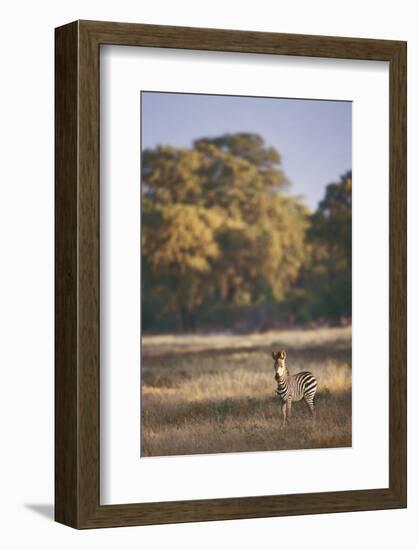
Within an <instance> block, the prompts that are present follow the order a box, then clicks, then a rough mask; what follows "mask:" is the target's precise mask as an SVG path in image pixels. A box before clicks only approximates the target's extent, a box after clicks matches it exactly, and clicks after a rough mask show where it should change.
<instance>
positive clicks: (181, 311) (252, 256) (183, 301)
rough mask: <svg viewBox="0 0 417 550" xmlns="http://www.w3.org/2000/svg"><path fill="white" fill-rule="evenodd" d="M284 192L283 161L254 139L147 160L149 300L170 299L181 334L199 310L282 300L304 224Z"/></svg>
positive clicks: (237, 138) (300, 249)
mask: <svg viewBox="0 0 417 550" xmlns="http://www.w3.org/2000/svg"><path fill="white" fill-rule="evenodd" d="M286 186H288V182H287V180H286V178H285V175H284V174H283V172H282V169H281V158H280V155H279V153H278V152H277V151H276V150H275V149H274V148H272V147H266V146H265V144H264V141H263V139H262V137H261V136H258V135H255V134H247V133H241V134H233V135H229V134H227V135H224V136H220V137H217V138H213V139H212V138H201V139H199V140H196V141H195V143H194V144H193V147H192V148H189V149H188V148H174V147H157V148H155V149H153V150H149V149H148V150H146V151H144V153H143V156H142V254H143V258H144V261H145V262H146V265H147V266H148V272H147V276H150V277H151V278H152V279H153V284H151V288H152V289H153V293H154V294H155V295H159V296H160V295H161V292H164V293H165V295H166V296H167V304H169V307H170V308H172V309H175V310H176V311H177V314H178V318H179V320H180V323H181V326H182V328H183V329H186V330H189V329H193V328H194V326H195V315H194V313H195V310H196V308H198V307H199V306H200V305H201V304H202V303H203V302H214V301H221V302H223V303H229V304H236V303H240V302H246V303H248V302H249V303H257V302H262V301H265V300H267V299H271V298H273V299H276V300H282V299H283V298H284V296H285V294H286V292H287V291H288V289H289V288H290V287H291V285H292V284H293V282H294V280H295V279H296V277H297V275H298V272H299V269H300V266H301V264H302V262H303V260H304V254H305V247H304V235H305V231H306V229H307V225H308V220H307V210H306V208H305V207H304V206H303V204H302V203H301V202H300V200H298V199H296V198H290V197H287V196H285V195H284V194H283V190H284V189H285V188H286Z"/></svg>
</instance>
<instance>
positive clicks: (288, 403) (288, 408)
mask: <svg viewBox="0 0 417 550" xmlns="http://www.w3.org/2000/svg"><path fill="white" fill-rule="evenodd" d="M287 413H288V418H290V416H291V399H288V400H287Z"/></svg>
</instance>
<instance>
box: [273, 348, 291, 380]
mask: <svg viewBox="0 0 417 550" xmlns="http://www.w3.org/2000/svg"><path fill="white" fill-rule="evenodd" d="M286 358H287V352H286V351H285V350H281V351H277V352H276V353H275V352H274V351H273V352H272V359H273V360H274V370H275V380H277V379H278V378H282V377H283V376H285V375H287V374H288V370H287V367H286V365H285V359H286Z"/></svg>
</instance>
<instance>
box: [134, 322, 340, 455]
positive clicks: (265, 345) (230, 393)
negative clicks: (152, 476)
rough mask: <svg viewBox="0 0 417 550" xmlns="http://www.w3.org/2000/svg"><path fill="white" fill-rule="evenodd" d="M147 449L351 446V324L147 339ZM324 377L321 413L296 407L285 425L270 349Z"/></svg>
mask: <svg viewBox="0 0 417 550" xmlns="http://www.w3.org/2000/svg"><path fill="white" fill-rule="evenodd" d="M142 343H143V359H142V455H143V456H155V455H169V454H194V453H216V452H237V451H262V450H277V449H295V448H316V447H340V446H350V445H351V356H350V355H351V330H350V327H344V328H341V329H317V330H314V331H313V330H308V331H301V330H300V331H286V332H270V333H267V334H251V335H245V336H241V335H239V336H235V335H224V334H221V335H209V336H202V335H197V336H172V335H171V336H165V335H164V336H151V337H146V338H144V339H143V342H142ZM278 348H285V349H286V350H287V352H288V359H287V361H288V367H289V369H290V372H292V373H295V372H299V371H301V370H309V371H311V372H312V373H313V374H314V375H315V376H316V378H317V380H318V382H319V391H318V394H317V405H316V409H317V417H316V419H315V421H313V420H312V419H311V418H310V417H309V415H308V411H307V410H306V408H305V405H304V403H302V402H301V403H296V404H295V405H294V406H293V418H292V421H291V423H290V424H289V425H288V426H287V427H286V428H284V427H283V426H282V421H281V418H280V414H279V405H278V402H277V400H276V398H275V387H276V383H275V380H274V377H273V376H274V371H273V365H272V359H271V354H270V352H271V350H272V349H278Z"/></svg>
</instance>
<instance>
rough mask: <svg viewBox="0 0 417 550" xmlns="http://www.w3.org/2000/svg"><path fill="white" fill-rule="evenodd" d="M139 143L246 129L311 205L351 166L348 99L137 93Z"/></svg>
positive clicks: (188, 140) (187, 140)
mask: <svg viewBox="0 0 417 550" xmlns="http://www.w3.org/2000/svg"><path fill="white" fill-rule="evenodd" d="M141 99H142V147H143V148H148V147H151V148H152V147H155V146H156V145H172V146H179V147H190V146H191V144H192V142H193V140H194V139H197V138H200V137H216V136H219V135H222V134H225V133H235V132H252V133H258V134H260V135H261V136H263V138H264V139H265V142H266V144H267V145H272V146H274V147H275V148H276V149H278V151H279V152H280V153H281V157H282V167H283V170H284V172H285V174H286V175H287V178H288V179H289V180H290V182H291V186H290V188H289V189H288V194H292V195H302V196H303V197H304V199H305V202H306V203H307V204H308V205H309V206H310V208H312V209H315V208H316V206H317V204H318V202H319V201H320V200H321V199H322V198H323V196H324V189H325V186H326V185H327V184H328V183H330V182H332V181H337V180H338V179H339V177H340V176H341V175H342V174H344V173H345V172H346V171H347V170H350V169H351V168H352V103H351V102H348V101H317V100H304V99H280V98H258V97H236V96H216V95H204V94H201V95H198V94H176V93H160V92H142V98H141Z"/></svg>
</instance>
